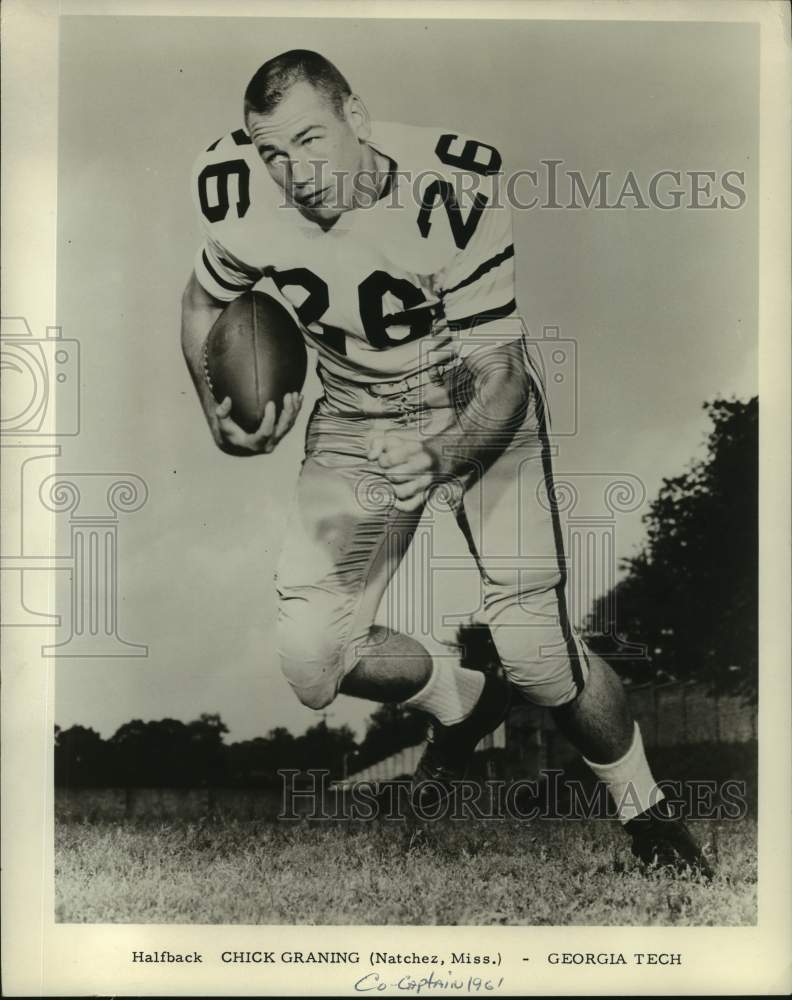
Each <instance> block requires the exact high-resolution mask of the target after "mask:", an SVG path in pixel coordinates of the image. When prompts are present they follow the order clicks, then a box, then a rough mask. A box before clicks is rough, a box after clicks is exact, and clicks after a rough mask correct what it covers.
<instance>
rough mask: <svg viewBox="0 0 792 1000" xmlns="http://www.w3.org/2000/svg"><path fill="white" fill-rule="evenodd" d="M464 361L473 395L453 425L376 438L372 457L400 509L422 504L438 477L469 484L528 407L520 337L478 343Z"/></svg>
mask: <svg viewBox="0 0 792 1000" xmlns="http://www.w3.org/2000/svg"><path fill="white" fill-rule="evenodd" d="M464 365H465V368H466V370H467V373H466V374H467V378H468V380H469V392H468V394H467V395H468V401H467V402H466V404H465V405H464V406H463V407H461V408H460V409H459V410H458V411H457V419H456V422H455V423H454V424H453V425H452V426H451V427H449V428H448V429H447V430H446V431H444V432H443V433H442V434H438V435H435V436H434V437H426V436H422V435H420V434H416V433H412V434H410V433H405V432H391V433H390V434H387V435H382V436H380V437H377V438H375V439H374V441H372V445H371V449H370V451H369V460H370V461H376V462H377V463H378V465H379V467H380V468H381V469H382V471H383V472H384V474H385V475H386V476H387V478H388V479H389V480H390V482H391V483H392V484H393V489H394V493H395V494H396V502H395V506H396V508H397V509H398V510H402V511H413V510H417V509H418V508H420V507H421V506H422V505H423V503H424V502H425V500H426V491H427V490H429V489H431V487H432V486H433V485H434V484H436V483H437V482H442V481H447V480H448V479H449V478H455V479H458V480H460V481H461V482H462V483H463V484H464V482H465V480H466V478H467V477H469V475H470V473H471V470H472V469H474V468H476V467H478V466H480V465H482V464H488V463H489V462H491V461H492V460H493V458H494V457H495V456H496V455H497V454H498V451H499V450H502V449H503V448H504V447H505V445H506V443H507V442H508V440H509V434H510V431H511V430H513V428H514V427H515V424H516V422H518V421H519V420H520V419H521V418H522V416H523V415H524V413H525V408H526V405H527V402H528V394H529V391H530V380H529V378H528V375H527V373H526V370H525V361H524V357H523V351H522V346H521V344H520V343H519V342H512V343H509V344H506V345H504V346H502V347H499V348H496V349H495V350H492V349H488V350H486V351H484V350H481V349H479V350H478V351H475V352H474V353H472V354H471V355H469V356H468V357H467V358H466V359H465V362H464ZM483 414H486V420H482V419H481V418H482V415H483Z"/></svg>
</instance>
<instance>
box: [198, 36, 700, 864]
mask: <svg viewBox="0 0 792 1000" xmlns="http://www.w3.org/2000/svg"><path fill="white" fill-rule="evenodd" d="M244 120H245V128H244V129H242V128H239V129H237V130H235V131H232V132H230V133H229V134H227V135H225V136H223V137H222V138H221V139H218V140H217V141H216V142H213V143H212V144H211V145H210V146H209V147H208V149H206V151H205V152H203V153H202V154H201V155H200V156H199V158H198V161H197V163H196V167H195V173H194V178H193V191H194V197H195V202H196V206H197V209H198V212H199V215H200V218H201V222H202V225H203V229H204V232H205V239H204V242H203V245H202V246H201V248H200V249H199V251H198V254H197V256H196V259H195V266H194V272H193V274H192V275H191V277H190V280H189V282H188V284H187V287H186V289H185V292H184V295H183V302H182V304H183V312H182V344H183V349H184V354H185V357H186V361H187V364H188V366H189V369H190V372H191V374H192V376H193V380H194V383H195V387H196V389H197V392H198V396H199V398H200V401H201V404H202V406H203V410H204V413H205V415H206V418H207V421H208V423H209V427H210V429H211V432H212V435H213V437H214V440H215V441H216V443H217V445H218V446H219V447H220V448H221V449H223V450H224V451H226V452H229V453H231V454H234V455H256V454H261V453H268V452H271V451H272V449H273V448H274V447H275V446H276V445H277V443H278V442H279V441H280V440H281V439H282V437H283V436H284V435H285V434H286V433H287V432H288V431H289V429H290V428H291V426H292V425H293V423H294V420H295V418H296V416H297V414H298V412H299V409H300V406H301V403H302V398H301V396H300V395H299V394H294V393H293V394H289V395H288V396H287V397H286V399H285V400H284V403H283V407H282V411H281V414H280V416H279V418H278V419H277V420H276V413H275V405H274V401H273V402H271V403H270V404H268V406H267V409H266V410H265V414H264V418H263V420H262V423H261V426H260V427H259V428H258V429H257V430H256V432H255V433H247V432H245V431H244V430H242V428H240V427H239V426H238V425H237V424H235V423H234V421H233V420H232V419H231V417H230V409H231V401H230V400H229V399H225V400H223V401H222V402H221V403H220V404H219V405H218V404H217V402H216V401H215V400H214V399H213V397H212V394H211V392H210V390H209V388H208V386H207V384H206V382H205V381H204V378H203V373H202V349H203V345H204V341H205V339H206V336H207V333H208V331H209V329H210V327H211V326H212V324H213V322H214V321H215V319H216V318H217V316H218V315H219V313H220V312H221V311H222V309H223V308H224V306H225V305H226V304H227V303H228V302H230V301H232V300H233V299H234V298H235V297H237V296H239V295H240V294H242V293H243V292H245V291H247V290H248V289H250V288H252V287H253V286H254V285H257V284H261V283H263V284H261V287H263V288H264V289H265V290H267V291H271V292H274V293H275V294H277V295H279V296H281V297H282V299H283V300H284V301H285V302H286V303H287V304H288V306H289V308H290V309H291V310H292V311H293V314H294V316H295V317H296V319H297V321H298V323H299V325H300V327H301V329H302V331H303V334H304V336H305V339H306V341H307V342H308V344H309V345H310V346H312V347H314V348H315V349H316V351H317V353H318V371H319V375H320V378H321V381H322V383H323V388H324V394H323V395H322V397H321V398H320V399H319V401H318V403H317V405H316V407H315V409H314V412H313V414H312V416H311V418H310V421H309V425H308V430H307V437H306V455H305V461H304V462H303V464H302V467H301V471H300V474H299V480H298V484H297V492H296V499H295V503H294V507H293V511H292V515H291V520H290V524H289V528H288V530H287V536H286V539H285V542H284V545H283V550H282V554H281V558H280V561H279V566H278V571H277V588H278V596H279V614H278V643H279V653H280V657H281V663H282V669H283V673H284V674H285V676H286V679H287V680H288V682H289V684H290V685H291V686H292V688H293V689H294V691H295V693H296V695H297V697H298V698H299V699H300V700H301V701H302V702H303V703H304V704H305V705H308V706H310V707H311V708H314V709H320V708H323V707H324V706H326V705H328V704H329V703H330V702H331V701H332V700H333V699H334V698H335V697H336V695H337V694H338V693H339V692H343V693H344V694H347V695H352V696H354V697H358V698H367V699H371V700H374V701H378V702H388V701H390V702H401V703H403V704H405V705H409V706H413V707H415V708H419V709H422V710H424V711H425V712H427V713H428V714H429V715H430V716H431V718H432V732H431V738H430V741H429V743H428V745H427V749H426V751H425V754H424V756H423V758H422V760H421V762H420V764H419V766H418V769H417V772H416V776H415V777H416V782H417V785H418V788H419V790H420V788H421V782H423V781H424V780H425V779H433V780H432V782H431V783H430V784H428V785H425V786H424V787H432V788H437V787H441V788H444V789H449V790H450V789H451V788H452V787H453V783H454V781H455V780H458V779H459V778H461V777H463V776H464V774H465V772H466V768H467V765H468V762H469V760H470V757H471V755H472V753H473V751H474V749H475V747H476V745H477V743H478V742H479V740H480V739H481V738H482V737H483V736H484V735H485V734H487V733H489V732H491V731H492V730H494V729H495V728H496V726H498V725H499V724H500V722H501V721H502V720H503V718H504V716H505V715H506V713H507V711H508V707H509V701H510V697H511V696H512V695H514V696H516V697H519V698H526V699H528V700H529V701H531V702H533V703H534V704H537V705H542V706H546V707H548V708H549V709H550V710H551V711H552V713H553V716H554V718H555V721H556V723H557V725H558V727H559V729H561V731H562V732H563V733H565V735H566V736H567V737H568V738H569V739H570V740H571V742H572V743H573V744H574V745H575V746H576V747H577V748H578V750H579V751H580V752H581V753H582V754H583V755H584V758H585V759H586V761H587V762H588V764H589V766H590V767H591V769H592V771H593V772H594V774H595V775H596V776H597V777H598V778H599V779H601V780H602V781H604V782H606V783H607V785H608V788H609V789H610V792H611V793H612V796H613V798H614V800H615V802H616V803H617V807H618V813H619V818H620V819H621V821H622V823H623V824H624V826H625V827H626V829H627V830H628V832H629V833H630V834H631V836H632V841H633V850H634V852H635V853H636V854H637V855H638V856H639V857H641V858H642V859H643V860H645V861H647V862H655V863H659V864H661V865H669V866H672V867H676V868H682V867H690V868H692V869H694V870H696V871H698V872H701V873H703V874H704V875H706V876H710V875H711V869H710V867H709V865H708V863H707V861H706V859H705V858H704V857H703V855H702V853H701V852H700V850H699V848H698V846H697V845H696V843H695V842H694V840H693V839H692V837H691V835H690V834H689V832H688V830H687V828H686V827H685V826H684V824H683V823H682V822H681V821H679V820H676V819H673V818H672V817H671V813H670V810H669V808H668V807H667V803H666V801H665V800H664V799H663V796H662V792H660V791H659V789H658V788H657V786H656V783H655V781H654V778H653V776H652V773H651V771H650V769H649V765H648V764H647V761H646V757H645V754H644V750H643V746H642V742H641V734H640V730H639V728H638V726H637V724H636V723H635V722H634V721H633V719H632V718H631V716H630V713H629V710H628V706H627V701H626V698H625V695H624V691H623V688H622V684H621V682H620V681H619V680H618V678H617V677H616V675H615V674H614V673H613V671H612V670H611V669H610V668H609V667H608V666H607V664H606V663H605V662H604V661H603V660H601V659H600V658H598V657H597V656H595V655H594V654H593V653H591V652H590V651H589V650H588V649H587V648H586V647H585V645H584V644H583V643H582V641H581V640H580V638H579V637H578V636H577V635H576V633H575V632H574V630H573V629H572V628H571V626H570V623H569V619H568V615H567V608H566V602H565V595H564V584H565V574H564V568H563V567H564V564H563V556H562V552H561V546H560V533H559V525H558V521H557V516H556V513H555V511H554V504H553V493H552V479H551V469H550V460H549V459H550V450H549V446H548V436H547V435H548V426H547V420H548V414H547V405H546V401H545V397H544V393H543V388H542V385H541V380H540V379H539V378H538V376H537V375H536V373H535V372H534V370H533V367H532V365H531V361H530V358H529V355H528V352H527V347H526V343H525V338H524V336H523V328H522V324H521V322H520V320H519V317H518V316H517V313H516V304H515V292H514V245H513V242H512V226H511V215H510V211H509V208H508V207H507V206H506V205H505V204H504V200H503V198H502V197H501V195H500V192H499V191H498V181H499V178H500V177H501V176H502V170H501V167H502V164H501V157H500V154H499V152H498V150H497V149H496V148H495V147H494V146H492V145H490V144H489V143H487V142H484V141H481V140H477V139H474V138H471V137H469V136H465V135H461V134H459V133H458V132H456V131H454V130H452V129H443V128H416V127H412V126H407V125H400V124H384V123H383V124H375V123H373V122H372V121H371V119H370V117H369V113H368V110H367V108H366V106H365V104H364V103H363V101H362V100H361V98H360V97H359V96H358V95H357V94H355V93H354V92H353V91H352V90H351V88H350V86H349V84H348V82H347V81H346V79H345V78H344V77H343V76H342V75H341V73H340V72H339V71H338V69H336V67H335V66H333V65H332V64H331V63H330V62H328V61H327V60H326V59H325V58H324V57H322V56H321V55H319V54H317V53H314V52H309V51H304V50H295V51H290V52H286V53H283V54H281V55H279V56H277V57H275V58H274V59H271V60H269V61H268V62H266V63H265V64H264V65H263V66H261V68H260V69H259V70H258V71H257V72H256V74H255V75H254V77H253V78H252V80H251V81H250V83H249V85H248V87H247V90H246V92H245V96H244ZM433 489H440V490H442V491H444V494H445V498H446V500H447V502H448V503H449V504H450V505H451V506H452V507H453V509H454V513H455V516H456V521H457V523H458V525H459V528H460V530H461V532H462V534H463V536H464V538H465V541H466V543H467V545H468V547H469V549H470V552H471V555H472V557H473V558H474V559H475V561H476V564H477V566H478V569H479V571H480V575H481V581H482V591H483V608H482V611H481V616H482V620H483V621H484V622H485V623H486V624H487V626H488V627H489V629H490V631H491V634H492V638H493V641H494V643H495V646H496V648H497V650H498V654H499V656H500V659H501V662H502V664H503V667H504V674H505V678H506V679H505V680H501V679H498V678H496V677H491V676H485V675H484V674H483V673H479V672H476V671H471V670H468V669H463V668H462V667H460V666H459V665H454V664H452V663H451V662H449V661H448V660H447V659H441V658H436V659H435V660H433V659H432V657H431V656H430V655H429V653H428V652H427V651H426V649H425V648H424V647H423V646H422V645H421V644H420V643H419V642H418V641H416V640H415V639H414V638H411V637H409V636H407V635H403V634H400V633H397V632H394V631H392V630H390V629H385V628H382V627H376V626H374V624H373V623H374V619H375V615H376V612H377V608H378V605H379V603H380V600H381V598H382V596H383V593H384V592H385V589H386V587H387V586H388V583H389V581H390V579H391V578H392V576H393V573H394V572H395V570H396V568H397V567H398V564H399V562H400V560H401V558H402V556H403V555H404V552H405V551H406V548H407V546H408V545H409V543H410V540H411V538H412V535H413V533H414V531H415V528H416V525H417V523H418V521H419V519H420V517H421V513H422V510H423V508H424V505H425V504H426V502H427V497H428V496H429V495H430V494H431V491H432V490H433Z"/></svg>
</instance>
